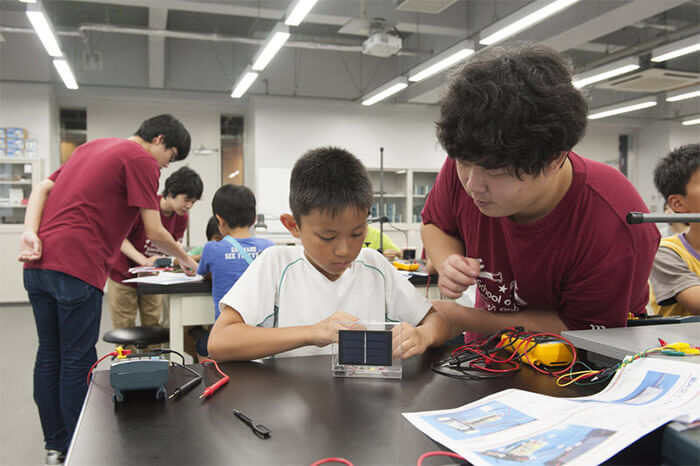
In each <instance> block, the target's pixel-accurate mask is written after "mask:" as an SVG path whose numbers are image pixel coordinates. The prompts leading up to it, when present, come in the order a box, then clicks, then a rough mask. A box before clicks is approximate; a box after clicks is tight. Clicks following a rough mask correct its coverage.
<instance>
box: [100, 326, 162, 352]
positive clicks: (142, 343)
mask: <svg viewBox="0 0 700 466" xmlns="http://www.w3.org/2000/svg"><path fill="white" fill-rule="evenodd" d="M102 339H103V340H104V341H106V342H107V343H114V344H117V345H123V346H126V345H132V346H135V347H136V349H137V350H138V351H139V352H142V351H143V350H144V349H146V347H148V345H159V344H161V343H166V342H167V341H169V340H170V329H168V328H167V327H160V326H153V327H124V328H115V329H114V330H110V331H109V332H107V333H105V334H104V336H103V337H102Z"/></svg>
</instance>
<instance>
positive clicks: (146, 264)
mask: <svg viewBox="0 0 700 466" xmlns="http://www.w3.org/2000/svg"><path fill="white" fill-rule="evenodd" d="M161 257H164V256H146V260H145V261H144V263H143V267H153V264H155V263H156V259H160V258H161Z"/></svg>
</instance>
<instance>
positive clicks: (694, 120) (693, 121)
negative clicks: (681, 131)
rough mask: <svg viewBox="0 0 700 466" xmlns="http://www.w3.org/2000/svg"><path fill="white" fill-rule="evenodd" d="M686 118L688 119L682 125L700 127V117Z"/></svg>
mask: <svg viewBox="0 0 700 466" xmlns="http://www.w3.org/2000/svg"><path fill="white" fill-rule="evenodd" d="M685 118H688V119H687V120H683V121H681V124H682V125H683V126H693V125H700V115H692V116H687V117H685Z"/></svg>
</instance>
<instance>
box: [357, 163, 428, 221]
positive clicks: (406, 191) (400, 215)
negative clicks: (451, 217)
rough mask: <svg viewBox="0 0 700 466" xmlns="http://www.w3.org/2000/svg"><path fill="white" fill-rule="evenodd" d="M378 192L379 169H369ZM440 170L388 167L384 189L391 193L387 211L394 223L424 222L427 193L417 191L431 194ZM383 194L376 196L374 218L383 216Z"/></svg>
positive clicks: (372, 212) (386, 214) (388, 195)
mask: <svg viewBox="0 0 700 466" xmlns="http://www.w3.org/2000/svg"><path fill="white" fill-rule="evenodd" d="M367 171H368V173H369V176H370V179H371V180H372V185H373V187H374V189H378V188H379V169H377V168H369V169H367ZM438 171H439V170H438V169H434V170H433V169H421V170H413V169H396V168H385V169H384V176H383V180H382V181H383V188H384V190H385V191H389V192H391V194H384V212H381V216H386V217H388V218H389V221H390V222H391V223H393V224H401V225H416V224H419V223H420V212H421V210H423V205H425V198H426V196H427V194H416V191H419V192H420V191H425V192H426V193H428V192H430V190H431V189H432V187H433V183H434V182H435V177H436V176H437V174H438ZM379 198H380V195H379V193H374V198H373V205H372V208H371V209H370V216H371V217H379V216H380V212H379V211H380V207H379Z"/></svg>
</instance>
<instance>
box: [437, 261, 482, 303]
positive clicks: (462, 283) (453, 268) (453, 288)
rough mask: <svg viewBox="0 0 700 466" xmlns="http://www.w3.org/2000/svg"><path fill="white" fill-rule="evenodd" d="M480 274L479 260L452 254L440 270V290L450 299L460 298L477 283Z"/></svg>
mask: <svg viewBox="0 0 700 466" xmlns="http://www.w3.org/2000/svg"><path fill="white" fill-rule="evenodd" d="M480 272H481V264H480V263H479V261H478V260H476V259H472V258H470V257H464V256H460V255H458V254H452V255H451V256H449V257H448V258H447V260H446V261H445V262H444V263H443V264H442V267H440V270H438V273H439V274H440V277H439V278H438V288H439V289H440V292H441V293H442V294H443V295H445V296H446V297H448V298H452V299H456V298H459V297H460V296H462V292H463V291H464V290H466V289H467V288H469V287H470V286H471V285H473V284H474V283H476V278H477V277H478V276H479V273H480Z"/></svg>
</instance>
